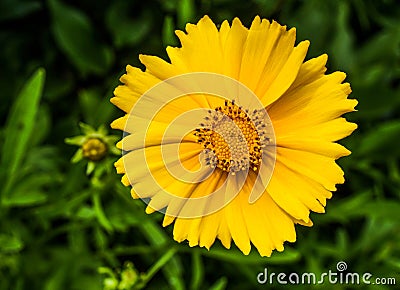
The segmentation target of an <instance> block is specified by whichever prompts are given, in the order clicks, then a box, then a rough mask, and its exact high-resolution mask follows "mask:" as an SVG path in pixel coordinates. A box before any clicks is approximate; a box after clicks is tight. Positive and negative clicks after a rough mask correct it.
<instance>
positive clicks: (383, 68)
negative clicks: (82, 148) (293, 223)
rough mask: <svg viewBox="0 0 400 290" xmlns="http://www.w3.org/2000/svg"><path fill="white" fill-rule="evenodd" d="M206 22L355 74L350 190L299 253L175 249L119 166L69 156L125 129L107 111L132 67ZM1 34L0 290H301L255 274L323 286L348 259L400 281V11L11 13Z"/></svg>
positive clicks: (246, 8) (284, 8)
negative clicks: (258, 20) (298, 49)
mask: <svg viewBox="0 0 400 290" xmlns="http://www.w3.org/2000/svg"><path fill="white" fill-rule="evenodd" d="M204 14H208V15H210V16H211V17H212V19H213V20H214V21H215V22H216V23H221V22H222V21H223V20H225V19H228V20H232V19H233V17H236V16H238V17H239V18H240V19H241V20H242V21H243V23H244V24H246V25H247V26H248V25H249V24H250V22H251V19H252V18H253V17H254V16H255V15H260V16H262V17H265V18H268V19H276V20H278V21H279V22H280V23H282V24H287V25H288V26H289V27H293V26H294V27H296V28H297V33H298V39H299V40H303V39H309V40H310V41H311V48H310V51H309V54H308V57H309V58H311V57H315V56H317V55H319V54H321V53H324V52H327V53H328V55H329V67H328V69H329V71H334V70H344V71H345V72H346V73H347V74H348V81H349V82H350V83H351V84H352V89H353V94H352V97H355V98H357V99H358V100H359V102H360V103H359V106H358V110H359V111H358V112H357V113H354V114H350V115H349V116H347V117H348V118H349V119H350V120H352V121H355V122H357V123H358V124H359V129H358V130H357V132H356V133H355V134H354V135H352V136H351V137H349V138H347V139H345V140H344V141H343V142H342V143H343V144H344V145H346V146H347V147H348V148H350V149H351V150H352V151H353V154H352V155H351V156H350V157H348V158H345V159H343V160H340V164H341V166H342V167H343V168H344V171H345V172H346V179H347V182H346V183H345V185H343V186H340V187H339V190H338V192H337V193H335V194H334V197H333V199H332V200H331V201H330V202H328V205H327V213H326V214H324V215H318V214H313V215H312V217H313V219H314V224H315V225H314V227H313V228H302V227H298V228H297V229H298V241H297V242H296V243H295V244H289V245H287V246H286V249H285V251H284V252H283V253H274V254H273V255H272V257H271V258H260V257H259V255H258V253H257V252H256V251H254V250H253V251H252V252H251V253H250V255H249V256H244V255H242V254H241V253H240V252H239V251H238V250H237V249H236V248H235V247H233V249H231V250H225V249H224V248H223V247H222V246H221V245H220V243H219V242H216V244H215V245H214V246H213V247H212V249H211V250H210V251H207V250H205V249H201V248H189V246H188V245H187V244H185V243H183V244H177V243H176V242H174V241H173V240H172V233H171V231H172V230H171V227H168V228H166V229H164V228H162V227H161V222H160V221H161V218H162V215H161V214H152V215H149V216H148V215H146V214H145V213H144V204H143V203H142V202H141V201H133V200H132V199H131V198H130V195H129V191H128V189H126V188H124V187H123V186H122V185H121V184H120V182H119V177H117V175H116V174H115V172H114V171H113V170H112V163H113V162H114V161H115V160H116V158H117V157H113V156H109V157H108V159H107V161H105V162H104V164H103V166H105V167H107V168H109V169H111V170H108V171H107V170H100V171H97V172H98V173H97V174H96V170H97V169H94V170H95V171H94V173H93V174H91V175H89V176H87V175H86V174H85V166H86V163H85V162H80V163H77V164H72V163H71V162H70V159H71V158H72V156H73V154H74V152H75V150H76V147H75V148H74V147H73V146H69V145H66V144H65V143H64V139H65V138H66V137H71V136H75V135H79V128H78V123H79V122H85V123H88V124H89V125H91V126H94V127H96V128H97V127H99V126H101V125H108V124H109V123H110V122H111V121H112V120H113V119H115V118H116V117H119V116H121V115H122V114H121V112H119V111H118V110H117V109H116V108H114V107H113V106H112V105H111V104H110V103H109V98H110V97H111V96H112V90H113V88H114V87H115V86H116V85H117V84H118V77H119V76H120V75H122V73H123V72H124V68H125V66H126V65H127V64H131V65H134V66H139V67H142V66H141V65H140V63H139V62H138V54H139V53H146V54H156V55H159V56H162V57H164V58H165V57H166V54H165V46H166V45H176V44H178V43H177V39H176V37H175V36H174V34H173V33H174V30H175V29H183V28H184V25H185V23H187V22H196V21H197V20H198V19H199V18H200V17H202V16H203V15H204ZM0 25H1V26H0V40H1V43H3V45H2V53H1V54H0V63H1V74H0V85H1V88H2V91H1V106H0V124H1V127H0V128H1V129H0V137H1V138H0V152H1V161H0V164H1V169H0V182H1V184H2V186H1V188H0V198H1V199H0V201H1V205H0V218H1V219H0V289H1V290H6V289H17V290H18V289H45V290H52V289H58V290H60V289H87V290H91V289H93V290H95V289H116V287H119V288H118V289H130V287H131V285H132V284H134V283H136V284H135V285H137V287H145V288H148V289H252V288H255V289H257V288H260V289H263V288H264V289H265V288H271V289H278V288H283V289H289V288H290V289H291V288H295V287H293V286H288V285H286V286H285V285H283V286H279V285H276V284H274V285H259V284H258V283H257V280H256V277H257V274H258V273H259V272H261V271H263V269H264V267H268V271H271V272H276V273H277V272H285V273H290V272H297V273H302V272H311V271H313V272H315V273H321V272H326V271H328V270H335V268H336V263H337V262H338V261H341V260H342V261H346V263H347V264H348V270H350V271H352V272H358V273H364V272H370V273H373V275H374V277H396V279H397V284H399V283H400V277H399V272H400V219H399V213H400V202H399V199H400V164H399V159H400V149H399V148H400V147H399V145H398V138H399V136H400V114H399V109H400V90H399V88H400V6H399V5H398V2H397V1H395V0H380V1H373V0H365V1H363V0H350V1H344V0H339V1H334V0H329V1H317V0H308V1H296V0H280V1H268V0H249V1H228V0H201V1H200V0H197V1H194V0H165V1H161V0H159V1H125V0H117V1H104V0H99V1H97V2H96V4H95V5H93V2H90V1H86V0H84V1H75V0H72V1H65V0H64V1H62V0H48V1H39V0H20V1H13V0H1V1H0ZM109 134H112V132H111V131H110V132H109ZM113 134H120V132H113ZM267 286H268V287H267ZM107 287H108V288H107ZM330 287H331V288H332V289H333V288H334V289H349V288H351V286H350V285H330ZM352 287H355V286H352ZM371 287H374V288H373V289H396V287H398V286H389V285H388V286H383V285H380V286H376V285H371ZM299 288H302V289H309V288H312V287H311V286H299ZM316 288H318V287H316Z"/></svg>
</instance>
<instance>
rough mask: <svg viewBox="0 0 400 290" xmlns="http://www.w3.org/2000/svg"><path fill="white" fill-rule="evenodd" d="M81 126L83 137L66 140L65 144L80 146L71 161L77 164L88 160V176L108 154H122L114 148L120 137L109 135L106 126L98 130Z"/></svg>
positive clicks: (82, 124)
mask: <svg viewBox="0 0 400 290" xmlns="http://www.w3.org/2000/svg"><path fill="white" fill-rule="evenodd" d="M79 126H80V128H81V130H82V133H83V135H78V136H74V137H70V138H66V139H65V143H67V144H70V145H76V146H79V149H78V150H77V151H76V153H75V154H74V156H73V157H72V160H71V161H72V162H73V163H76V162H79V161H81V160H82V159H86V160H87V161H88V165H87V170H86V173H87V174H90V173H92V172H93V170H94V169H95V167H96V163H98V162H100V161H102V160H103V159H105V158H106V157H107V155H108V154H110V153H112V154H114V155H119V154H120V151H119V150H118V149H117V148H115V146H114V143H115V142H116V140H117V138H118V137H116V136H113V135H108V134H107V130H106V129H105V127H104V126H100V127H99V128H98V129H97V130H95V129H94V128H92V127H91V126H89V125H87V124H85V123H80V124H79Z"/></svg>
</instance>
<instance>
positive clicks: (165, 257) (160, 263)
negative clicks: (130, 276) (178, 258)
mask: <svg viewBox="0 0 400 290" xmlns="http://www.w3.org/2000/svg"><path fill="white" fill-rule="evenodd" d="M176 252H177V249H176V248H171V249H169V250H168V251H167V252H166V253H165V254H164V255H163V256H162V257H161V258H160V259H159V260H158V261H157V262H156V263H155V264H154V265H153V266H152V267H151V268H150V269H149V271H147V273H146V274H144V275H143V276H142V279H141V285H140V286H141V288H142V287H144V286H146V284H147V283H148V282H149V281H150V280H151V278H153V276H154V275H155V274H156V273H157V272H158V271H159V270H160V269H161V268H162V267H163V266H164V265H165V264H166V263H167V262H168V261H169V260H170V259H171V258H172V257H173V256H174V255H175V253H176Z"/></svg>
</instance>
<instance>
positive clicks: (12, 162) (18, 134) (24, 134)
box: [1, 68, 45, 193]
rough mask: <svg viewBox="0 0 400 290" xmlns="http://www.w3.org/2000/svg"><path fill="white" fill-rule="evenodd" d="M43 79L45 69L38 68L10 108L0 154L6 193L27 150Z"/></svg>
mask: <svg viewBox="0 0 400 290" xmlns="http://www.w3.org/2000/svg"><path fill="white" fill-rule="evenodd" d="M44 80H45V71H44V69H42V68H40V69H38V70H37V71H36V72H35V73H34V74H33V76H32V77H31V78H30V79H29V80H28V81H27V82H26V84H25V86H24V87H23V89H22V90H21V92H20V94H19V95H18V96H17V99H16V101H15V102H14V104H13V106H12V108H11V110H10V114H9V116H8V119H7V124H6V128H5V133H4V134H5V136H7V138H5V141H4V145H3V148H2V156H1V167H2V168H3V169H7V171H6V172H5V175H6V176H8V179H7V183H6V185H5V187H4V188H3V190H4V192H6V193H7V191H8V190H9V188H10V187H11V186H12V184H13V182H14V179H15V174H16V172H17V170H18V169H19V167H20V166H21V163H22V161H23V159H24V157H25V155H26V153H27V152H29V147H30V138H31V137H32V134H33V133H34V131H33V129H34V128H35V120H36V117H37V112H38V109H39V102H40V98H41V96H42V90H43V85H44Z"/></svg>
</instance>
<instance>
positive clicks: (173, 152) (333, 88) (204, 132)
mask: <svg viewBox="0 0 400 290" xmlns="http://www.w3.org/2000/svg"><path fill="white" fill-rule="evenodd" d="M176 34H177V36H178V38H179V39H180V41H181V44H182V47H168V48H167V53H168V56H169V59H170V62H166V61H164V60H162V59H160V58H158V57H155V56H147V55H141V56H140V57H139V58H140V60H141V62H142V63H143V64H144V65H145V66H146V70H145V71H141V70H140V69H138V68H134V67H131V66H128V67H127V73H126V74H125V75H123V76H122V77H121V82H122V83H123V85H120V86H118V87H117V88H116V89H115V92H114V94H115V97H114V98H112V99H111V101H112V103H113V104H115V105H116V106H118V107H119V108H120V109H122V110H123V111H125V112H126V113H127V114H126V115H125V116H124V117H121V118H119V119H117V120H115V121H114V122H113V123H112V127H113V128H115V129H120V130H122V131H124V132H125V133H126V135H125V137H124V138H123V140H122V141H121V142H119V143H118V146H119V147H120V148H121V149H123V150H124V152H125V154H124V156H123V157H122V158H121V159H120V160H119V161H118V162H116V164H115V166H116V168H117V172H118V173H122V174H124V175H123V177H122V182H123V183H124V184H125V185H127V186H128V185H132V191H131V194H132V196H133V197H134V198H138V197H140V198H145V199H146V200H148V201H149V203H148V206H147V209H146V212H148V213H150V212H153V211H155V210H164V212H165V217H164V222H163V225H164V226H167V225H169V224H171V223H173V222H174V221H175V224H174V239H175V240H177V241H179V242H180V241H183V240H188V241H189V245H190V246H195V245H200V246H204V247H206V248H209V247H210V246H211V245H212V244H213V243H214V241H215V239H216V238H218V239H219V240H220V241H221V243H222V244H223V245H224V246H225V247H227V248H229V247H230V245H231V241H232V240H233V241H234V242H235V244H236V245H237V246H238V247H239V249H240V250H242V252H243V253H245V254H248V253H249V252H250V250H251V244H253V245H254V246H255V247H256V248H257V250H258V251H259V253H260V254H261V255H262V256H270V255H271V253H272V251H273V250H274V249H277V250H278V251H282V250H283V244H284V242H285V241H289V242H294V241H295V240H296V232H295V227H294V225H295V224H301V225H306V226H311V225H312V222H311V220H310V217H309V214H310V211H314V212H318V213H323V212H324V206H325V204H326V199H329V198H331V196H332V193H331V192H332V191H335V190H336V184H339V183H343V182H344V177H343V175H344V174H343V171H342V170H341V169H340V167H339V166H338V165H337V164H336V163H335V160H336V159H338V158H340V157H342V156H346V155H349V154H350V151H348V150H347V149H346V148H344V147H343V146H341V145H339V144H337V143H335V141H337V140H340V139H342V138H344V137H346V136H348V135H350V134H351V133H352V132H353V131H354V130H355V129H356V127H357V125H356V124H353V123H349V122H347V121H346V120H345V119H344V118H342V117H341V115H342V114H344V113H347V112H352V111H354V107H355V106H356V104H357V101H356V100H351V99H348V98H347V97H348V95H349V94H350V93H351V89H350V85H349V84H348V83H343V81H344V79H345V77H346V75H345V74H344V73H342V72H334V73H332V74H325V71H326V67H325V65H326V62H327V56H326V55H325V54H324V55H321V56H319V57H316V58H312V59H310V60H308V61H304V59H305V56H306V53H307V50H308V46H309V42H308V41H302V42H300V43H299V44H298V45H297V46H295V29H290V30H287V29H286V27H285V26H281V25H280V24H278V23H277V22H275V21H272V22H269V21H268V20H265V19H262V20H261V19H260V18H259V17H256V18H255V19H254V21H253V22H252V24H251V26H250V28H249V29H248V28H246V27H244V26H243V25H242V23H241V22H240V20H239V19H237V18H235V19H234V20H233V22H232V24H231V25H230V24H229V23H228V21H224V22H223V23H222V24H221V26H220V28H219V29H218V28H217V27H216V25H215V24H214V23H213V22H212V21H211V19H210V18H209V17H207V16H205V17H203V18H202V19H201V20H200V21H199V22H198V23H197V24H196V25H193V24H188V25H187V26H186V33H185V32H183V31H177V32H176Z"/></svg>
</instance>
